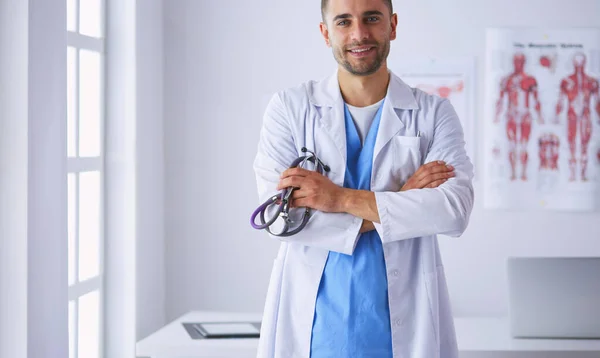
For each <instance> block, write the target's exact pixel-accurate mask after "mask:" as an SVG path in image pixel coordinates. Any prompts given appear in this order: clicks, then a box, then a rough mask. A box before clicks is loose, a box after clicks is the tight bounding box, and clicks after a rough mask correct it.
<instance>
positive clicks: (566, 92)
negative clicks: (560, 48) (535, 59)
mask: <svg viewBox="0 0 600 358" xmlns="http://www.w3.org/2000/svg"><path fill="white" fill-rule="evenodd" d="M525 62H526V57H525V55H524V54H523V53H516V54H514V56H513V65H514V69H513V72H511V73H510V74H508V75H506V76H504V77H503V78H502V79H501V81H500V95H499V96H498V98H497V101H496V115H495V118H494V123H496V124H499V123H500V122H501V121H502V120H504V123H505V125H506V139H507V142H508V148H507V149H508V150H507V153H506V154H507V155H508V161H509V163H510V180H511V181H514V180H518V179H521V180H522V181H527V180H528V178H529V176H528V162H529V158H531V156H530V153H528V150H531V148H535V149H537V150H538V153H537V156H538V158H539V161H540V162H539V166H538V170H539V171H542V170H548V171H554V172H561V171H563V168H560V166H559V156H560V155H561V153H565V152H561V150H560V148H561V146H566V145H568V153H569V158H568V169H569V174H568V180H569V182H574V181H581V182H585V181H587V180H588V179H589V176H588V162H589V158H588V152H589V146H590V139H591V138H592V130H593V129H592V128H593V126H592V123H593V117H594V115H597V118H598V123H599V124H600V94H599V85H598V80H597V79H595V78H593V77H591V76H589V75H588V74H587V73H586V72H585V63H586V56H585V54H583V53H576V54H575V55H573V56H572V66H573V70H572V71H573V72H572V73H571V74H569V75H567V76H566V77H564V78H562V79H561V80H560V85H559V89H558V91H557V94H558V95H557V96H558V97H554V99H552V100H550V102H549V103H542V102H541V101H540V93H539V84H538V83H539V81H538V79H536V78H535V77H534V76H533V75H530V74H528V73H527V72H525V70H524V65H525ZM544 106H547V107H552V108H548V109H546V110H547V111H552V112H551V113H553V114H554V120H553V121H552V122H551V123H548V125H545V121H544V119H543V114H542V110H543V109H544V108H543V107H544ZM594 112H595V113H594ZM502 113H504V116H502ZM534 116H536V117H537V119H538V125H541V127H540V128H539V130H538V133H539V135H538V137H537V138H536V139H534V140H536V141H537V144H538V145H537V146H533V147H530V146H529V145H528V144H529V142H530V139H531V138H530V136H531V133H532V126H533V125H534V120H533V117H534ZM542 125H543V126H542ZM557 125H559V126H561V127H557ZM563 125H564V128H563V127H562V126H563ZM562 131H564V132H562ZM561 132H562V133H565V134H566V135H565V137H563V139H566V140H562V141H561V139H560V138H559V136H558V135H557V133H558V134H561V136H562V133H561ZM528 148H529V149H528ZM592 150H594V149H593V148H592ZM506 154H505V155H506ZM564 171H566V168H564ZM566 175H567V174H565V176H566Z"/></svg>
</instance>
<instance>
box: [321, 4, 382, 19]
mask: <svg viewBox="0 0 600 358" xmlns="http://www.w3.org/2000/svg"><path fill="white" fill-rule="evenodd" d="M383 2H384V3H385V5H386V6H387V7H388V8H389V9H390V15H391V14H393V13H394V6H393V5H392V0H383ZM328 3H329V0H321V17H322V18H323V22H324V21H325V9H327V4H328Z"/></svg>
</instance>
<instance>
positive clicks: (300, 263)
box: [254, 0, 474, 358]
mask: <svg viewBox="0 0 600 358" xmlns="http://www.w3.org/2000/svg"><path fill="white" fill-rule="evenodd" d="M322 14H323V22H322V23H321V33H322V34H323V38H324V39H325V43H326V44H327V46H329V47H331V48H332V50H333V54H334V56H335V59H336V60H337V62H338V64H339V66H338V69H337V71H336V73H335V74H334V75H332V76H331V77H329V78H327V79H325V80H323V81H309V82H306V83H304V84H302V85H300V86H298V87H295V88H290V89H286V90H284V91H281V92H279V93H277V94H276V95H274V96H273V98H272V100H271V102H270V103H269V105H268V108H267V110H266V113H265V116H264V122H263V127H262V130H261V135H260V141H259V145H258V153H257V155H256V159H255V162H254V170H255V173H256V178H257V184H258V192H259V197H260V200H261V202H263V201H264V200H265V199H266V198H267V197H269V196H271V195H273V194H274V193H276V192H278V191H279V190H280V189H282V188H287V187H295V188H297V189H296V190H295V191H294V192H293V195H292V206H293V207H296V208H297V207H308V208H311V209H312V216H311V218H310V221H309V222H308V224H307V225H306V227H305V228H304V229H303V230H302V231H301V232H299V233H298V234H296V235H293V236H290V237H286V238H280V237H274V238H277V239H281V242H282V243H281V247H280V250H279V254H278V257H277V259H276V260H275V262H274V266H273V272H272V276H271V282H270V285H269V289H268V292H267V299H266V303H265V311H264V317H263V326H262V331H261V339H260V344H259V351H258V357H261V358H262V357H265V358H271V357H277V358H280V357H281V358H290V357H302V358H304V357H306V358H308V357H313V358H320V357H328V358H332V357H334V358H346V357H360V358H366V357H377V358H383V357H394V358H398V357H402V358H435V357H444V358H446V357H448V358H450V357H458V351H457V345H456V338H455V332H454V326H453V319H452V312H451V309H450V301H449V297H448V292H447V287H446V280H445V274H444V269H443V265H442V260H441V257H440V253H439V248H438V242H437V237H436V235H437V234H445V235H449V236H453V237H458V236H460V235H461V234H462V233H463V231H464V230H465V228H466V227H467V224H468V221H469V216H470V214H471V210H472V207H473V199H474V194H473V187H472V177H473V166H472V164H471V162H470V160H469V158H468V157H467V155H466V152H465V143H464V139H463V130H462V127H461V125H460V122H459V118H458V117H457V115H456V113H455V111H454V109H453V107H452V106H451V104H450V103H449V102H448V100H446V99H442V98H440V97H436V96H431V95H427V94H425V93H424V92H422V91H420V90H417V89H412V88H410V87H409V86H407V85H406V84H405V83H404V82H402V80H401V79H400V78H398V77H396V76H395V75H394V74H393V73H391V71H390V70H389V69H388V68H387V63H386V59H387V56H388V53H389V50H390V41H392V40H394V39H395V37H396V26H397V21H398V20H397V16H396V14H394V13H393V9H392V4H391V0H328V1H326V0H323V2H322ZM303 147H304V148H308V150H311V151H314V152H315V153H316V155H317V156H318V157H319V159H321V161H322V162H324V163H325V164H326V165H328V166H329V167H330V170H329V172H327V173H325V175H321V174H319V173H317V172H315V171H311V170H306V169H301V168H294V169H287V168H288V166H289V165H290V164H291V163H292V161H294V159H296V158H297V157H299V156H302V155H304V153H303V152H302V150H301V149H302V148H303Z"/></svg>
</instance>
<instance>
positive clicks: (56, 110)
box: [0, 0, 69, 358]
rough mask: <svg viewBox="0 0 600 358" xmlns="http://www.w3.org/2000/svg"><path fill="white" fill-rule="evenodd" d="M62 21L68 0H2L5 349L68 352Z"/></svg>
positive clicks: (0, 328) (1, 320)
mask: <svg viewBox="0 0 600 358" xmlns="http://www.w3.org/2000/svg"><path fill="white" fill-rule="evenodd" d="M65 23H66V3H65V2H64V1H62V0H51V1H48V0H29V1H22V0H1V1H0V49H2V50H1V51H0V357H2V358H4V357H15V358H25V357H30V358H42V357H66V356H68V354H69V353H68V347H69V345H68V311H67V307H68V305H67V302H68V291H67V276H68V275H67V261H68V260H67V181H66V172H67V153H66V152H67V150H66V146H65V143H66V128H67V121H66V92H65V90H64V89H65V88H66V52H65V48H66V44H67V41H66V33H65ZM61 287H62V289H60V288H61Z"/></svg>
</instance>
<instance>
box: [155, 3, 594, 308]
mask: <svg viewBox="0 0 600 358" xmlns="http://www.w3.org/2000/svg"><path fill="white" fill-rule="evenodd" d="M395 6H396V8H395V11H396V12H397V13H398V14H399V22H400V24H399V28H398V34H399V38H398V39H397V40H396V41H395V42H393V44H392V55H391V56H390V60H389V65H390V67H391V68H392V70H393V69H394V59H398V58H401V57H402V56H404V55H405V54H410V55H431V56H477V69H478V76H479V78H478V89H477V93H482V92H483V91H482V90H481V89H482V88H483V72H482V68H483V67H484V66H483V64H484V62H483V61H484V48H485V43H484V39H485V32H484V30H485V28H486V27H498V26H502V27H505V26H533V27H542V26H557V27H569V26H577V27H585V26H594V25H595V26H600V18H599V14H600V2H598V1H596V0H580V1H577V2H565V1H551V2H549V1H547V0H532V1H517V0H507V1H503V2H500V1H496V2H492V1H478V0H460V1H433V0H420V1H410V2H409V1H396V2H395ZM164 16H165V17H164V20H165V23H164V26H165V35H164V36H165V38H164V41H165V43H164V46H165V48H164V49H165V79H164V81H165V82H164V83H165V97H164V99H165V127H164V130H165V151H166V157H165V160H166V164H165V171H166V172H165V173H166V179H165V181H166V183H165V195H166V196H165V205H166V212H165V215H166V216H165V230H166V293H167V300H166V304H167V318H168V319H172V318H174V317H176V316H178V315H180V314H182V313H183V312H185V311H187V310H190V309H227V310H253V311H260V310H261V309H262V307H263V300H264V295H265V291H266V287H267V283H268V278H269V272H270V269H271V264H272V260H271V259H272V258H273V257H274V255H275V251H276V248H277V247H278V244H277V242H275V241H272V240H270V239H268V238H267V237H266V235H265V233H264V232H257V231H254V230H253V229H251V228H250V225H249V215H250V213H251V212H252V211H253V210H254V209H255V207H256V205H257V196H256V186H255V179H254V173H253V171H252V161H253V159H254V155H255V150H256V144H257V141H258V133H259V129H260V125H261V120H262V111H263V108H264V105H265V102H266V100H267V98H268V96H270V94H272V93H273V92H274V91H277V90H279V89H281V88H284V87H288V86H293V85H296V84H298V83H300V82H302V81H305V80H308V79H313V78H321V77H323V76H325V75H327V74H330V73H332V71H333V70H334V68H335V63H334V62H333V59H332V55H331V53H330V51H329V50H328V49H327V48H326V47H325V45H324V43H323V41H322V39H321V37H320V33H319V31H318V23H319V21H320V10H319V2H318V1H312V2H308V1H292V0H284V1H277V2H273V1H267V0H257V1H252V2H249V1H242V0H238V1H234V2H232V1H226V2H216V1H193V0H179V1H172V2H168V5H165V14H164ZM482 101H483V96H482V95H478V98H477V106H476V113H477V116H476V117H477V118H479V119H480V120H482V113H483V108H482V105H481V103H482ZM477 130H478V133H482V130H483V128H477ZM478 137H479V138H481V137H482V134H480V135H478ZM481 144H482V143H477V146H478V147H479V148H482V146H481ZM478 159H481V156H479V158H478ZM476 164H478V165H481V161H480V160H479V161H478V163H476ZM481 188H482V186H481V185H480V184H479V183H477V184H476V205H475V208H474V211H473V214H472V218H471V223H470V226H469V228H468V230H467V232H466V233H465V234H464V236H463V237H462V238H460V239H456V240H451V239H449V238H445V237H443V238H440V242H441V246H442V249H443V253H442V254H443V256H444V261H445V264H446V267H447V269H446V272H447V275H448V282H449V286H450V294H451V296H452V304H453V307H454V310H455V313H456V315H460V316H463V315H503V314H506V313H507V299H506V296H507V288H506V283H505V274H504V272H505V268H504V262H505V259H506V257H507V256H508V255H569V256H571V255H600V242H599V240H600V234H599V227H598V224H597V223H598V222H600V214H598V213H591V214H570V213H528V212H497V211H486V210H483V208H482V200H481V199H482V192H481Z"/></svg>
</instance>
